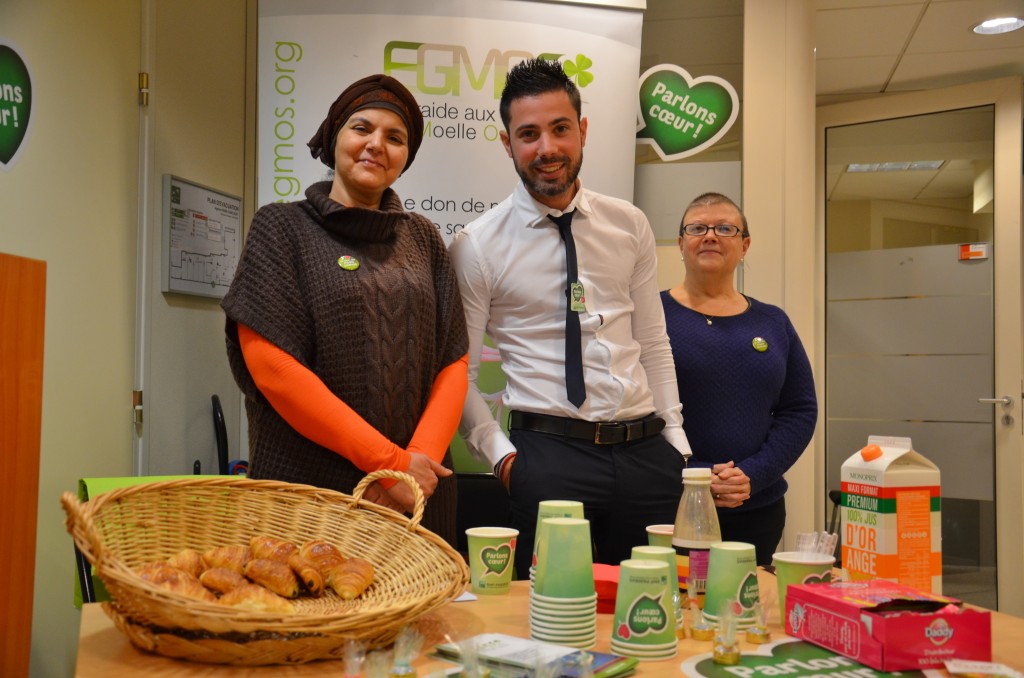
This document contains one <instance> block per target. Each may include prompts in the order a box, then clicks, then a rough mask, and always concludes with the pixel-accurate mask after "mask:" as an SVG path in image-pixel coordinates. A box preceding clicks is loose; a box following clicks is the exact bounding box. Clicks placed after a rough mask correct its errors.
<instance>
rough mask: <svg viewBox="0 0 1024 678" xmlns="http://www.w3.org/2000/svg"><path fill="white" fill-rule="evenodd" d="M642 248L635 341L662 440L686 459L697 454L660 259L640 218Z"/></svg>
mask: <svg viewBox="0 0 1024 678" xmlns="http://www.w3.org/2000/svg"><path fill="white" fill-rule="evenodd" d="M640 221H641V223H640V225H639V226H640V228H639V234H640V243H639V244H640V248H639V254H638V258H637V264H636V267H635V268H634V269H633V277H632V280H631V281H630V297H631V298H632V300H633V305H634V309H633V315H632V323H633V338H634V339H636V341H637V343H639V344H640V364H641V365H643V368H644V372H645V373H646V374H647V382H648V385H649V386H650V389H651V394H652V395H653V397H654V408H655V413H656V414H657V415H658V416H659V417H661V418H662V419H664V420H665V429H664V430H663V431H662V436H664V437H665V439H666V440H668V442H669V443H670V444H671V445H672V446H673V447H675V448H676V449H677V450H679V453H680V454H681V455H683V456H684V457H689V456H690V455H692V454H693V451H692V450H691V449H690V442H689V441H688V440H687V439H686V433H685V432H684V431H683V414H682V409H683V406H682V405H681V404H680V402H679V387H678V385H677V384H676V369H675V363H674V362H673V359H672V347H671V345H670V344H669V339H668V333H667V331H666V330H665V309H664V307H663V306H662V305H661V297H660V295H659V293H658V258H657V254H656V252H655V242H654V232H653V231H652V230H651V226H650V223H648V221H647V217H646V216H643V214H642V213H641V216H640Z"/></svg>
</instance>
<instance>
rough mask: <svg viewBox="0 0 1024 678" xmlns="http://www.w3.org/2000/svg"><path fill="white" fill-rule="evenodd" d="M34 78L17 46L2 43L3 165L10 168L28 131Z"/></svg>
mask: <svg viewBox="0 0 1024 678" xmlns="http://www.w3.org/2000/svg"><path fill="white" fill-rule="evenodd" d="M31 112H32V79H31V78H30V77H29V73H28V66H26V65H25V62H24V60H22V58H21V57H20V56H19V55H18V53H17V52H15V51H14V49H13V48H12V47H10V46H8V45H5V44H2V43H0V165H2V166H3V168H4V169H9V168H10V166H11V165H12V164H14V159H15V158H16V157H17V155H18V152H19V151H20V150H21V147H22V142H24V141H25V136H26V134H27V133H28V123H29V116H30V114H31Z"/></svg>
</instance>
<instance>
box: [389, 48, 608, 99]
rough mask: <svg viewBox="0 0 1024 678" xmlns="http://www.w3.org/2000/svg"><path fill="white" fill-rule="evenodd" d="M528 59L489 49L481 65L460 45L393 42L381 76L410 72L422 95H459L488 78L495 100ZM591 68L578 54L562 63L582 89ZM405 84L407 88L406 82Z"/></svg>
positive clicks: (551, 57) (551, 55) (525, 54)
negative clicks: (516, 66) (517, 67)
mask: <svg viewBox="0 0 1024 678" xmlns="http://www.w3.org/2000/svg"><path fill="white" fill-rule="evenodd" d="M562 56H564V55H563V54H561V53H556V52H542V53H541V54H538V55H537V58H539V59H548V60H551V61H558V60H559V59H560V58H561V57H562ZM531 57H532V55H531V54H530V53H529V52H527V51H525V50H509V51H506V52H502V51H499V50H497V49H492V50H489V51H488V52H487V54H486V55H485V56H484V58H483V63H480V62H479V60H477V61H476V64H474V59H472V58H471V57H470V54H469V50H467V49H466V48H465V47H464V46H462V45H441V44H435V43H427V42H408V41H403V40H393V41H391V42H389V43H387V44H386V45H385V46H384V73H385V74H387V75H391V76H394V77H397V78H398V79H399V80H402V78H401V77H400V76H398V75H397V73H400V72H402V71H411V72H413V73H415V74H416V86H415V89H416V90H417V91H419V92H421V93H423V94H434V95H445V94H452V95H456V96H458V95H459V93H460V91H461V89H462V85H463V84H468V85H469V87H470V89H473V90H476V91H480V90H483V89H484V86H485V85H486V84H487V81H488V78H490V80H491V87H492V91H493V93H494V98H495V99H500V98H501V90H502V89H503V88H504V87H505V74H506V73H508V69H509V67H510V66H511V65H514V62H518V61H521V60H524V59H529V58H531ZM593 65H594V62H593V61H592V60H591V59H590V58H589V57H587V56H586V55H585V54H577V55H576V59H575V60H572V59H566V60H565V61H563V62H562V67H563V68H564V69H565V74H566V75H567V76H569V77H570V78H571V79H572V80H574V81H575V82H576V85H577V87H580V88H581V89H582V88H584V87H586V86H587V85H589V84H590V83H592V82H593V81H594V75H593V74H592V73H591V72H590V67H591V66H593ZM463 78H465V80H463ZM403 82H404V80H403ZM405 84H406V85H407V86H408V85H409V83H408V82H405Z"/></svg>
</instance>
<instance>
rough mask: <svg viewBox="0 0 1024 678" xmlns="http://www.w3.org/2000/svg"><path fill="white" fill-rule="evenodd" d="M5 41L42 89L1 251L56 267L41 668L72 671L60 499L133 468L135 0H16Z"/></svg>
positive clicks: (6, 180) (37, 668) (42, 542)
mask: <svg viewBox="0 0 1024 678" xmlns="http://www.w3.org/2000/svg"><path fill="white" fill-rule="evenodd" d="M0 39H2V40H4V41H9V42H10V43H13V45H14V46H15V47H16V49H17V50H18V52H19V53H20V54H21V56H22V58H23V59H24V60H25V61H26V63H27V64H28V67H29V71H30V75H31V77H32V85H33V104H32V106H33V108H32V111H31V122H30V125H31V126H30V129H29V135H28V137H27V139H26V141H25V142H24V143H25V145H24V146H23V148H22V150H21V154H20V156H19V158H18V159H17V161H16V162H15V164H14V166H13V167H11V168H10V170H9V171H7V172H3V171H0V251H4V252H10V253H13V254H17V255H21V256H25V257H32V258H35V259H42V260H44V261H46V263H47V293H46V340H45V341H46V345H45V353H44V373H43V430H42V443H41V446H42V450H41V460H40V465H41V468H40V477H39V515H38V528H37V529H38V533H37V534H38V539H37V546H36V570H35V599H34V611H33V619H32V625H33V634H32V635H33V642H32V668H31V672H32V675H36V676H65V675H71V673H72V667H73V663H74V658H75V648H76V646H77V642H76V639H77V635H78V617H79V615H78V612H77V611H76V610H75V608H74V606H73V605H72V592H73V581H74V580H73V577H74V557H73V551H72V542H71V538H70V537H69V536H68V534H67V532H66V531H65V530H64V525H63V519H64V514H63V512H62V511H61V509H60V504H59V498H60V494H61V492H63V491H65V490H74V489H75V487H76V483H77V480H78V478H79V477H81V476H85V475H95V476H112V475H127V474H130V472H131V429H130V428H129V418H128V416H129V403H130V397H131V384H132V354H133V325H134V303H135V223H136V208H137V201H136V190H137V186H136V177H137V165H138V157H137V155H138V154H137V134H138V123H137V119H138V113H137V106H136V97H137V95H136V91H135V88H136V84H135V83H136V73H137V69H138V63H139V3H138V2H137V0H95V1H91V2H88V3H84V2H78V1H76V0H48V1H47V2H38V1H37V0H6V1H5V2H3V3H0ZM0 567H2V566H0ZM26 623H28V620H26Z"/></svg>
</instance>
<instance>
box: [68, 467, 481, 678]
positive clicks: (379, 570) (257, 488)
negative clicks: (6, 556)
mask: <svg viewBox="0 0 1024 678" xmlns="http://www.w3.org/2000/svg"><path fill="white" fill-rule="evenodd" d="M380 478H395V479H398V480H401V481H404V482H406V483H408V484H409V485H410V486H411V487H412V488H413V492H414V494H415V495H416V505H415V508H414V510H413V515H412V518H411V519H410V518H406V517H405V516H402V515H400V514H399V513H396V512H395V511H392V510H390V509H386V508H383V507H381V506H378V505H377V504H374V503H372V502H370V501H367V500H364V499H363V498H362V497H363V492H364V491H365V490H366V488H367V486H368V485H369V484H370V483H371V482H373V481H374V480H377V479H380ZM61 503H62V504H63V506H64V510H65V512H66V513H67V515H68V519H67V528H68V532H70V533H71V535H72V536H73V537H74V539H75V543H76V544H77V545H78V548H79V549H80V550H81V551H82V553H84V554H85V557H86V558H87V559H88V560H89V562H90V563H92V564H93V565H94V566H95V568H96V573H97V574H98V575H99V577H100V578H101V579H102V580H103V583H104V584H105V585H106V587H107V591H108V592H109V593H110V598H111V602H109V603H105V604H104V609H105V610H106V612H107V614H108V615H110V617H111V618H112V619H113V620H114V623H115V624H116V625H117V627H118V628H120V629H121V630H122V631H123V632H125V633H126V634H127V636H128V638H129V639H130V640H131V642H132V643H133V644H134V645H136V646H137V647H139V648H141V649H143V650H147V651H150V652H155V653H158V654H162V655H166V656H171V657H178V658H182V659H190V660H193V661H201V662H209V663H218V664H238V665H250V666H254V665H262V664H296V663H303V662H308V661H312V660H316V659H329V658H340V657H341V656H342V654H343V652H344V648H345V644H346V642H347V641H349V640H350V639H355V640H359V641H362V642H363V643H364V644H365V645H366V646H367V647H368V648H375V647H380V646H382V645H387V644H389V643H391V642H392V641H393V640H394V638H395V636H396V635H397V634H398V632H399V631H400V630H401V629H402V627H404V626H406V625H407V624H409V623H410V622H411V621H413V620H414V619H416V618H417V617H419V616H420V615H423V614H424V613H426V612H429V611H430V610H433V609H436V608H438V607H440V606H441V605H443V604H445V603H446V602H448V601H450V600H452V599H454V598H456V597H457V596H459V595H460V594H461V593H462V591H463V589H464V588H465V585H466V583H467V582H468V580H469V576H468V572H467V569H466V565H465V563H464V561H463V559H462V557H461V556H460V555H459V554H458V553H457V552H456V551H455V550H454V549H452V548H451V547H450V546H449V545H448V544H447V543H445V542H444V541H443V540H442V539H441V538H440V537H438V536H437V535H435V534H434V533H432V532H430V531H428V530H426V529H425V528H423V527H420V525H419V523H420V519H421V518H422V517H423V495H422V493H420V491H419V488H418V486H417V485H416V483H415V482H414V481H413V480H412V478H411V477H409V476H407V475H406V474H404V473H398V472H395V471H377V472H375V473H371V474H370V475H368V476H367V477H366V478H364V479H363V480H362V482H360V483H359V485H358V486H356V488H355V490H354V491H353V494H352V496H349V495H346V494H341V493H339V492H334V491H331V490H324V489H320V488H316V487H310V486H307V485H295V484H290V483H283V482H277V481H269V480H252V479H246V478H237V479H236V478H201V477H196V478H195V479H186V480H174V481H167V482H154V483H148V484H144V485H137V486H135V487H129V488H124V489H120V490H113V491H111V492H106V493H103V494H101V495H99V496H97V497H95V498H94V499H92V500H91V501H88V502H85V503H82V502H80V501H79V500H78V499H77V497H75V495H74V494H72V493H70V492H65V493H64V494H63V496H62V497H61ZM257 534H265V535H270V536H274V537H277V538H280V539H287V540H290V541H292V542H295V543H298V544H302V543H303V542H304V541H306V540H308V539H325V540H327V541H330V542H331V543H333V544H335V545H336V546H337V547H338V548H339V549H340V550H341V551H342V553H344V554H346V555H349V556H359V557H361V558H365V559H367V560H369V561H370V562H371V563H373V565H374V568H375V570H376V574H375V577H374V583H373V585H372V586H371V587H370V588H369V589H368V590H367V591H366V592H364V593H363V595H362V596H360V597H359V598H358V599H356V600H353V601H344V600H342V599H341V598H340V597H339V596H337V595H336V594H334V592H333V591H329V592H328V593H325V594H324V595H323V596H321V597H320V598H298V599H296V600H294V601H293V604H294V606H295V612H294V613H291V614H284V615H282V614H271V613H261V612H250V611H245V610H239V609H237V608H232V607H227V606H224V605H219V604H216V603H206V602H201V601H197V600H194V599H191V598H186V597H184V596H181V595H178V594H175V593H171V592H170V591H166V590H164V589H162V588H159V587H157V586H155V585H153V584H150V583H149V582H146V581H143V580H142V579H140V578H139V576H138V575H137V574H136V573H135V571H134V569H133V568H136V567H138V566H139V565H141V564H142V563H144V562H147V561H152V560H163V559H165V558H168V557H170V556H171V555H174V554H175V553H177V552H178V551H180V550H181V549H183V548H192V549H196V550H198V551H204V550H206V549H209V548H213V547H216V546H227V545H232V544H245V545H247V544H248V542H249V538H250V537H251V536H253V535H257Z"/></svg>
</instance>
